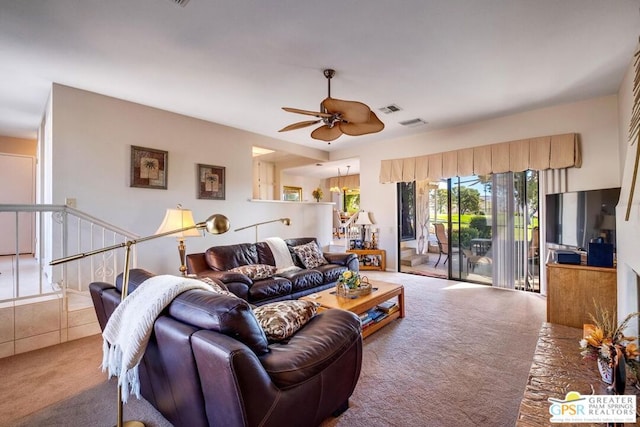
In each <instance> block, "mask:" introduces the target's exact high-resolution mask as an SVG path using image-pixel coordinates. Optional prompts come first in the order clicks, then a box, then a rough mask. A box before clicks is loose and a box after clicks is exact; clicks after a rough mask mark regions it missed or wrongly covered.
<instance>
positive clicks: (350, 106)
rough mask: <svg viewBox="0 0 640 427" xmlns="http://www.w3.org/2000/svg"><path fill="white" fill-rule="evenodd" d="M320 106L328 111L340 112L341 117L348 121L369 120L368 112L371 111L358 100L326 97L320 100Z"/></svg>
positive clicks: (360, 121) (363, 121)
mask: <svg viewBox="0 0 640 427" xmlns="http://www.w3.org/2000/svg"><path fill="white" fill-rule="evenodd" d="M322 106H323V107H324V109H325V110H327V111H328V112H329V113H340V115H341V116H342V119H343V120H346V121H347V122H349V123H365V122H367V121H369V114H370V113H371V109H370V108H369V106H368V105H366V104H363V103H362V102H358V101H345V100H343V99H336V98H326V99H325V100H324V101H322Z"/></svg>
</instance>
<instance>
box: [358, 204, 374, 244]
mask: <svg viewBox="0 0 640 427" xmlns="http://www.w3.org/2000/svg"><path fill="white" fill-rule="evenodd" d="M355 224H356V225H361V226H362V241H363V242H364V241H365V238H366V227H367V225H371V224H373V223H372V222H371V219H370V218H369V213H368V212H367V211H360V213H359V214H358V219H357V220H356V222H355Z"/></svg>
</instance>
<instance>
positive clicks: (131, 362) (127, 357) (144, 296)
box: [102, 275, 213, 403]
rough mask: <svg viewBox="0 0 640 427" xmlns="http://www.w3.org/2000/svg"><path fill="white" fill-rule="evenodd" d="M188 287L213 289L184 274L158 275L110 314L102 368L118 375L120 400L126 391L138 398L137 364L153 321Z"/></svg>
mask: <svg viewBox="0 0 640 427" xmlns="http://www.w3.org/2000/svg"><path fill="white" fill-rule="evenodd" d="M189 289H206V290H209V291H211V290H213V289H212V288H211V286H209V285H208V284H206V283H204V282H202V281H200V280H196V279H189V278H186V277H179V276H171V275H159V276H154V277H151V278H149V279H147V280H145V281H144V282H143V283H142V284H141V285H140V286H138V288H136V290H135V291H134V292H132V293H131V294H130V295H129V296H128V297H126V298H125V300H124V301H122V302H121V303H120V304H119V305H118V307H116V309H115V311H114V312H113V314H112V315H111V317H109V320H108V321H107V325H106V326H105V328H104V332H103V333H102V337H103V338H104V340H103V348H102V350H103V357H102V371H103V372H105V371H108V372H109V378H111V377H113V376H118V384H119V385H120V386H121V387H122V402H124V403H126V402H127V400H128V398H129V394H130V393H133V394H135V395H136V397H137V398H138V399H139V398H140V379H139V377H138V364H139V363H140V359H142V355H143V354H144V351H145V349H146V348H147V343H148V342H149V337H150V336H151V332H152V330H153V324H154V322H155V321H156V318H157V317H158V315H159V314H160V312H161V311H162V310H163V309H164V308H165V307H166V306H167V305H169V304H170V303H171V301H173V299H174V298H175V297H176V296H177V295H179V294H180V293H182V292H184V291H188V290H189Z"/></svg>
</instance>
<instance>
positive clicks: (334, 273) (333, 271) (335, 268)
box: [316, 264, 349, 283]
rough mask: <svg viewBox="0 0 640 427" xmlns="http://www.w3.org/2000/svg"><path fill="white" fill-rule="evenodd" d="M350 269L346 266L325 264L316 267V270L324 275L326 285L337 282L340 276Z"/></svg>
mask: <svg viewBox="0 0 640 427" xmlns="http://www.w3.org/2000/svg"><path fill="white" fill-rule="evenodd" d="M348 269H349V268H348V267H346V266H344V265H336V264H325V265H321V266H318V267H316V270H318V271H319V272H321V273H322V274H323V275H324V283H333V282H337V281H338V279H339V278H340V275H341V274H342V273H344V272H345V271H347V270H348Z"/></svg>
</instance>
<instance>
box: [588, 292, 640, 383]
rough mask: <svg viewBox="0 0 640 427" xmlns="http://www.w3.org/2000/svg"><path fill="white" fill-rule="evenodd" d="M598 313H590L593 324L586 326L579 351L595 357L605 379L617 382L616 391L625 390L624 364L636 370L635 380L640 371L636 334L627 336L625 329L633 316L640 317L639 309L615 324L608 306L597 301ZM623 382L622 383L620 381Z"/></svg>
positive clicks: (592, 357)
mask: <svg viewBox="0 0 640 427" xmlns="http://www.w3.org/2000/svg"><path fill="white" fill-rule="evenodd" d="M594 305H595V307H596V311H595V315H594V314H590V317H591V320H592V321H593V324H591V325H585V331H584V338H583V339H582V340H580V350H581V354H582V357H584V358H585V359H592V360H596V361H597V363H598V370H599V371H600V375H601V376H602V379H603V381H605V382H606V383H608V384H614V386H615V385H616V384H615V383H616V379H617V380H618V384H617V387H616V391H617V392H619V394H621V393H620V390H622V391H624V383H625V381H626V372H625V367H629V369H630V370H631V371H632V372H633V374H634V376H635V378H636V381H637V380H638V379H640V378H639V373H640V369H639V368H640V361H639V360H638V357H639V356H640V351H638V345H637V344H636V343H635V341H636V340H637V337H631V336H626V335H625V334H624V330H625V329H626V327H627V326H628V325H629V322H630V321H631V319H633V318H636V317H638V316H640V312H634V313H630V314H628V315H627V316H626V317H625V318H624V320H623V321H622V323H620V324H619V325H616V322H615V321H614V320H613V316H612V315H611V313H609V311H608V310H607V309H604V308H603V307H602V306H601V305H600V304H598V303H596V302H595V301H594ZM620 382H621V384H620Z"/></svg>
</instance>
